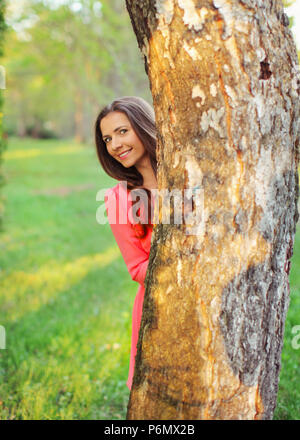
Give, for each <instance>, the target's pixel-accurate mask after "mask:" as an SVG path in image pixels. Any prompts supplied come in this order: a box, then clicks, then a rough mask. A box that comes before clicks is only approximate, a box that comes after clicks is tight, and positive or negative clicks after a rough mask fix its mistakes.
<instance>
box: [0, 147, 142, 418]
mask: <svg viewBox="0 0 300 440" xmlns="http://www.w3.org/2000/svg"><path fill="white" fill-rule="evenodd" d="M47 150H51V151H48V152H47ZM37 151H38V154H36V153H37ZM79 151H86V152H87V153H88V154H77V153H78V152H79ZM40 152H42V153H41V154H40ZM27 153H28V154H27ZM58 155H59V160H58ZM46 158H47V159H46ZM14 159H17V160H14ZM20 159H24V160H20ZM45 159H46V160H45ZM3 168H4V173H5V177H6V186H5V187H4V189H3V194H4V197H5V199H6V208H5V215H4V231H3V232H2V234H1V236H0V255H1V257H0V258H1V261H0V268H1V296H0V310H1V317H0V324H1V325H3V326H4V327H5V330H6V349H5V350H0V419H36V420H38V419H111V418H112V419H122V418H123V419H124V418H125V414H126V405H127V401H128V396H129V392H128V389H127V387H126V380H127V375H128V366H129V353H130V338H131V310H132V305H133V300H134V296H135V293H136V291H137V288H138V285H137V284H136V283H133V282H132V280H131V278H130V276H129V274H128V273H127V269H126V266H125V263H124V262H123V259H122V257H121V255H120V251H119V249H118V247H117V245H116V243H115V240H114V239H113V236H112V233H111V230H110V227H109V225H108V224H106V225H99V224H97V222H96V210H97V208H98V207H99V202H97V201H96V193H97V191H98V190H99V189H100V188H106V187H110V186H113V185H115V181H114V180H113V179H110V178H109V177H108V176H106V175H104V173H102V172H101V169H100V166H99V164H98V159H97V157H96V153H95V151H93V149H92V148H91V146H77V145H76V144H74V146H72V144H70V142H69V141H68V142H66V143H63V142H61V141H52V140H51V141H37V140H32V139H24V140H19V139H12V140H10V141H9V148H8V150H7V151H6V160H5V162H4V164H3ZM60 188H63V189H65V188H68V191H60V190H58V189H60ZM41 190H44V193H43V194H40V192H41Z"/></svg>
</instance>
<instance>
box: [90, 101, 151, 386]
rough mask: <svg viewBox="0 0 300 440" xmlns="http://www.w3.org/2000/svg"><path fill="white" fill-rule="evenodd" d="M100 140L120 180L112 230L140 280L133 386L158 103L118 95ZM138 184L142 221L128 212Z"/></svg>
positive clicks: (101, 121)
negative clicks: (143, 200)
mask: <svg viewBox="0 0 300 440" xmlns="http://www.w3.org/2000/svg"><path fill="white" fill-rule="evenodd" d="M95 141H96V147H97V154H98V158H99V161H100V163H101V165H102V167H103V169H104V171H105V172H106V173H107V174H109V175H110V176H111V177H113V178H114V179H116V180H118V181H120V182H119V183H118V184H116V185H115V186H114V187H113V188H110V189H109V190H108V191H107V192H106V194H105V206H106V211H107V215H108V220H109V223H110V226H111V229H112V232H113V234H114V237H115V239H116V242H117V244H118V246H119V248H120V251H121V254H122V256H123V258H124V261H125V263H126V265H127V268H128V271H129V273H130V275H131V278H132V279H133V280H134V281H137V282H138V283H139V288H138V291H137V294H136V297H135V300H134V306H133V312H132V337H131V352H130V364H129V375H128V380H127V386H128V388H129V389H131V385H132V378H133V372H134V365H135V355H136V345H137V340H138V333H139V328H140V322H141V316H142V308H143V300H144V292H145V287H144V281H145V276H146V272H147V267H148V262H149V253H150V245H151V234H152V228H153V225H152V223H151V213H152V212H153V210H152V209H151V205H152V206H154V205H153V201H154V199H153V197H152V196H151V190H152V189H156V188H157V179H156V173H157V161H156V128H155V116H154V110H153V108H152V107H151V106H150V105H149V104H148V103H147V102H146V101H144V100H143V99H142V98H139V97H135V96H125V97H122V98H118V99H116V100H114V101H113V102H112V103H111V104H109V105H107V106H106V107H105V108H104V109H102V110H101V112H100V113H99V115H98V117H97V119H96V123H95ZM124 182H125V183H126V185H124ZM134 189H135V190H136V189H143V190H144V191H145V192H144V194H146V195H147V207H146V206H144V208H143V207H141V209H140V210H139V211H140V212H138V214H140V219H141V220H140V221H138V222H137V221H133V219H132V216H130V215H128V212H129V209H130V207H131V208H132V207H133V205H134V202H133V201H134V198H132V197H131V194H130V192H131V190H134ZM138 201H139V200H136V202H138ZM142 206H143V205H142ZM120 210H121V211H122V212H120ZM147 212H148V216H147V214H146V213H147ZM113 214H114V215H113ZM124 215H125V219H126V220H125V222H123V221H120V218H123V219H124ZM114 220H115V221H114Z"/></svg>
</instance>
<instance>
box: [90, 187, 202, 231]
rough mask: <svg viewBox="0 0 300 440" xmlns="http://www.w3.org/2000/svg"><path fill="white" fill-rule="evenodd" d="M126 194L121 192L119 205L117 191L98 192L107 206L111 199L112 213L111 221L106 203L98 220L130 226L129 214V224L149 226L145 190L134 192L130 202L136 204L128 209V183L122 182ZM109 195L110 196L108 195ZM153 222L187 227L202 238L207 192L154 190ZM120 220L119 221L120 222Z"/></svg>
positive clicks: (140, 189)
mask: <svg viewBox="0 0 300 440" xmlns="http://www.w3.org/2000/svg"><path fill="white" fill-rule="evenodd" d="M121 184H122V186H123V187H124V188H125V191H120V192H119V203H118V206H117V200H116V196H115V193H114V191H108V190H109V188H104V189H101V190H99V191H98V193H97V195H96V200H97V201H101V202H105V196H106V197H108V198H109V206H110V210H109V212H108V217H106V216H105V212H106V208H105V203H103V204H102V205H101V206H99V208H98V209H97V212H96V220H97V222H98V223H99V224H101V225H103V224H106V223H107V222H108V221H109V223H110V224H126V223H127V213H128V220H129V221H130V222H131V223H142V224H146V223H148V221H147V219H148V215H149V212H148V195H147V192H146V191H145V190H144V189H142V188H139V189H133V190H130V192H129V194H130V200H131V201H132V202H134V203H132V204H130V206H128V204H127V203H128V199H127V182H126V181H121ZM106 192H107V194H106ZM150 194H151V204H150V205H151V214H150V215H151V217H150V218H151V221H152V223H154V224H158V223H160V224H168V225H170V224H176V225H180V224H184V225H185V231H186V234H187V235H202V236H203V234H204V227H205V219H206V217H205V210H204V189H203V188H201V187H200V185H199V186H195V187H193V188H185V189H184V190H183V191H182V190H180V189H177V188H176V189H172V190H168V189H162V190H158V189H151V190H150ZM171 200H173V209H172V208H171ZM159 206H161V218H159ZM117 217H118V218H117Z"/></svg>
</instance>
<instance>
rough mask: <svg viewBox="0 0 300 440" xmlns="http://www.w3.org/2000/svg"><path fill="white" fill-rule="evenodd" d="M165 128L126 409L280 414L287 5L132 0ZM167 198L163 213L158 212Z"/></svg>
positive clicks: (287, 223)
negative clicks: (199, 206)
mask: <svg viewBox="0 0 300 440" xmlns="http://www.w3.org/2000/svg"><path fill="white" fill-rule="evenodd" d="M126 4H127V9H128V11H129V14H130V18H131V22H132V25H133V29H134V32H135V34H136V36H137V41H138V44H139V47H140V49H141V51H142V53H143V54H144V56H145V68H146V72H147V74H148V76H149V81H150V88H151V92H152V95H153V103H154V109H155V115H156V124H157V129H158V145H157V154H158V189H162V188H168V189H169V190H170V191H171V190H172V189H174V188H179V189H180V190H183V189H184V188H188V187H195V186H199V185H200V186H201V188H202V189H203V192H204V207H205V210H204V213H205V229H204V233H203V234H198V235H192V234H190V233H188V229H187V228H188V227H187V225H186V224H182V225H176V224H170V225H168V224H162V223H161V221H159V222H158V224H156V225H155V227H154V230H153V236H152V246H151V252H150V261H149V267H148V272H147V277H146V281H145V288H146V290H145V299H144V308H143V316H142V321H141V329H140V334H139V341H138V353H137V357H136V366H135V373H134V379H133V386H132V390H131V394H130V399H129V403H128V412H127V418H128V419H158V420H166V419H173V420H174V419H194V420H196V419H272V417H273V412H274V409H275V406H276V397H277V389H278V377H279V371H280V366H281V350H282V345H283V335H284V323H285V318H286V313H287V308H288V304H289V270H290V258H291V256H292V253H293V244H294V237H295V230H296V223H297V220H298V215H299V214H298V210H297V200H298V187H299V186H298V171H297V169H298V162H299V153H298V143H299V126H298V124H297V120H298V119H299V100H298V94H299V88H298V84H299V77H298V60H297V53H296V47H295V43H294V41H293V38H292V35H291V32H290V30H289V29H288V27H287V25H288V20H287V17H286V15H285V14H284V11H283V7H282V3H281V2H280V1H272V0H251V1H250V0H202V1H198V0H185V1H183V0H165V1H163V0H156V1H155V0H126ZM161 212H162V209H161V208H160V212H159V218H160V220H161Z"/></svg>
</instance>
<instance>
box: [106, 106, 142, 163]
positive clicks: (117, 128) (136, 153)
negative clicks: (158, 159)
mask: <svg viewBox="0 0 300 440" xmlns="http://www.w3.org/2000/svg"><path fill="white" fill-rule="evenodd" d="M100 130H101V133H102V138H103V141H104V142H105V144H106V147H107V151H108V153H109V154H110V155H111V156H112V157H113V158H114V159H116V160H117V161H118V162H120V163H121V164H122V165H123V166H124V167H125V168H129V167H131V166H134V165H137V164H139V163H140V162H141V160H142V159H143V158H145V157H146V156H147V155H148V154H147V151H146V150H145V147H144V145H143V144H142V142H141V141H140V139H139V138H138V136H137V135H136V134H135V131H134V130H133V128H132V126H131V124H130V121H129V119H128V118H127V116H126V115H125V113H122V112H118V111H114V112H111V113H108V115H106V116H105V117H104V118H103V119H102V120H101V122H100ZM125 152H126V153H125ZM123 153H125V154H124V155H123V157H122V154H123Z"/></svg>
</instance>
